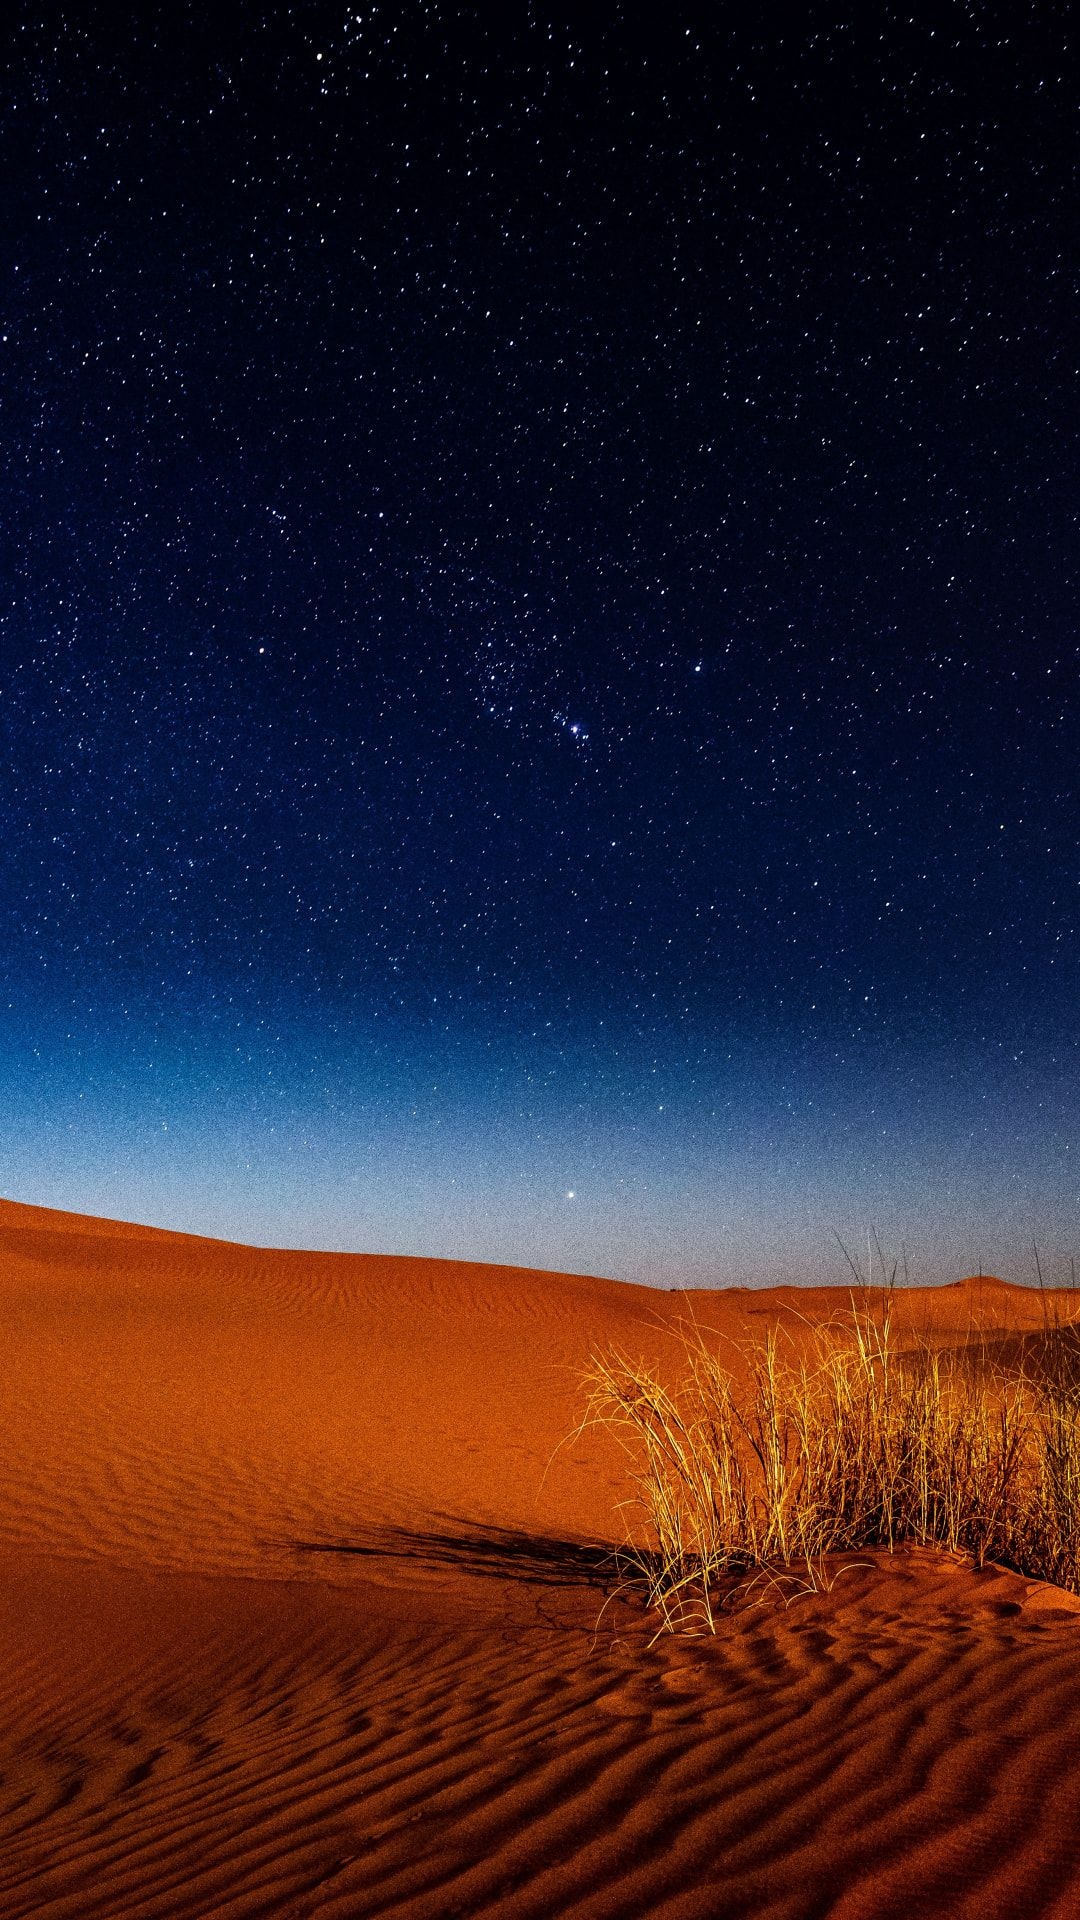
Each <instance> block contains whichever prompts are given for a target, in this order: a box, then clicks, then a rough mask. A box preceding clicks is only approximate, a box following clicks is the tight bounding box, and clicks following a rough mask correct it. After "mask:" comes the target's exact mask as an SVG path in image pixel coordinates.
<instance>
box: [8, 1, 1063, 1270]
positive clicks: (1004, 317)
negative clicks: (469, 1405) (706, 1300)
mask: <svg viewBox="0 0 1080 1920" xmlns="http://www.w3.org/2000/svg"><path fill="white" fill-rule="evenodd" d="M7 20H8V25H7V26H6V27H5V28H4V29H3V30H2V31H3V36H4V45H5V61H4V77H3V110H2V116H0V126H2V141H3V174H2V177H3V181H4V191H3V200H2V203H0V205H2V213H0V220H2V224H3V234H4V245H3V254H2V262H0V272H2V276H3V280H2V284H3V296H2V313H0V320H2V326H0V333H2V345H0V354H2V356H3V357H2V359H0V369H2V418H0V566H2V578H0V664H2V668H3V680H2V690H3V700H2V705H0V726H2V753H0V778H2V788H0V915H2V920H0V926H2V940H0V966H2V979H0V1142H2V1165H0V1190H2V1191H3V1192H4V1193H5V1194H7V1195H8V1196H9V1197H12V1198H17V1199H22V1200H29V1201H35V1202H38V1203H42V1204H46V1205H53V1206H61V1207H70V1208H75V1209H80V1210H84V1211H88V1212H94V1213H100V1214H107V1215H112V1216H122V1217H127V1218H135V1219H140V1220H145V1221H149V1222H152V1223H154V1224H157V1225H162V1226H172V1227H180V1228H185V1229H189V1230H193V1231H198V1232H210V1233H216V1234H221V1235H223V1236H226V1237H228V1238H233V1239H247V1240H252V1241H257V1242H262V1243H266V1244H278V1245H292V1246H322V1247H339V1248H349V1249H355V1250H373V1251H400V1252H409V1253H421V1254H447V1255H453V1256H460V1257H464V1258H477V1259H486V1260H509V1261H513V1262H517V1263H520V1264H524V1265H536V1266H546V1267H556V1268H567V1269H571V1270H577V1271H593V1272H601V1273H608V1274H613V1275H617V1276H622V1277H625V1278H633V1279H647V1280H649V1281H652V1282H654V1283H656V1284H660V1285H665V1286H671V1285H675V1284H678V1283H681V1282H689V1283H696V1284H702V1283H708V1282H710V1281H715V1282H718V1283H726V1282H748V1283H756V1282H764V1281H769V1280H772V1279H776V1278H785V1279H807V1280H820V1279H835V1280H838V1281H839V1280H842V1279H843V1278H844V1274H845V1270H844V1266H843V1259H842V1256H841V1254H840V1251H839V1249H838V1247H837V1245H836V1242H835V1240H834V1239H833V1237H832V1236H833V1234H834V1231H835V1232H837V1233H839V1234H840V1235H841V1236H842V1237H843V1238H844V1240H845V1241H846V1243H847V1244H848V1245H849V1247H850V1248H851V1250H852V1252H853V1253H855V1254H856V1255H859V1254H860V1251H861V1257H862V1262H863V1265H864V1266H865V1249H866V1235H867V1230H868V1228H870V1227H873V1228H875V1229H876V1231H877V1233H878V1234H879V1236H880V1239H881V1241H882V1243H883V1244H884V1245H885V1247H886V1248H887V1249H888V1250H890V1252H892V1253H897V1254H898V1253H899V1252H900V1250H901V1246H902V1245H903V1246H905V1247H906V1249H907V1253H908V1258H909V1262H910V1268H909V1270H910V1274H911V1277H912V1279H918V1280H931V1281H934V1280H949V1279H952V1278H955V1277H956V1275H957V1274H958V1273H961V1272H964V1273H966V1272H971V1271H976V1270H977V1269H978V1268H979V1267H980V1266H981V1267H982V1268H983V1269H984V1270H986V1271H998V1272H1001V1273H1003V1274H1004V1275H1005V1276H1006V1277H1010V1278H1021V1279H1028V1278H1032V1277H1033V1255H1032V1242H1033V1240H1034V1241H1037V1242H1038V1245H1039V1251H1040V1255H1041V1257H1042V1260H1043V1265H1044V1270H1045V1271H1046V1272H1048V1273H1053V1274H1055V1275H1058V1274H1060V1273H1061V1272H1062V1271H1063V1270H1064V1269H1065V1267H1067V1262H1068V1256H1069V1255H1070V1253H1072V1252H1074V1251H1077V1250H1080V1232H1078V1227H1080V1178H1078V1170H1077V1165H1076V1162H1077V1161H1078V1159H1080V1130H1078V1126H1077V1070H1078V1065H1080V1044H1078V1043H1080V994H1078V987H1080V980H1078V971H1080V970H1078V941H1077V922H1078V909H1080V894H1078V888H1080V860H1078V847H1080V819H1078V807H1077V793H1078V774H1077V758H1078V749H1080V711H1078V709H1080V680H1078V667H1077V652H1078V649H1077V640H1076V576H1077V553H1078V547H1077V542H1076V528H1075V506H1076V499H1077V479H1078V462H1077V458H1076V453H1077V442H1076V436H1075V419H1076V413H1077V404H1076V396H1077V360H1078V330H1077V319H1076V309H1075V305H1074V293H1075V288H1074V285H1073V284H1072V281H1071V270H1072V269H1073V268H1074V267H1075V264H1076V258H1077V249H1076V238H1077V236H1076V207H1077V204H1078V182H1077V179H1076V166H1075V156H1076V152H1077V147H1076V144H1075V135H1076V126H1075V104H1076V92H1075V84H1074V81H1075V73H1076V65H1075V49H1072V50H1070V48H1069V46H1068V44H1067V42H1066V38H1065V30H1066V29H1065V23H1066V10H1065V9H1064V8H1059V7H1058V6H1057V5H1054V4H1047V5H1045V6H1043V7H1040V8H1027V7H1018V6H1015V5H999V6H991V5H985V4H978V3H977V0H968V3H966V4H955V0H934V3H933V4H929V5H927V4H917V5H914V6H913V5H912V4H911V3H910V0H906V3H905V4H904V5H903V6H901V7H897V6H893V5H891V4H884V5H873V6H870V5H867V4H865V0H862V3H860V0H851V4H850V5H848V6H846V7H845V6H841V5H838V4H833V5H830V6H818V5H814V4H808V5H806V6H804V7H800V8H793V9H790V10H786V9H779V8H777V9H770V8H756V7H748V6H744V5H738V6H736V5H730V6H726V5H721V6H720V7H718V8H717V9H715V10H714V9H713V8H706V7H704V6H694V7H683V6H679V5H665V6H662V7H656V8H651V9H640V10H639V9H623V8H618V7H614V6H611V7H601V6H597V7H588V6H586V7H579V6H575V7H573V8H566V9H560V10H559V11H557V12H556V11H554V10H552V9H550V8H546V7H543V6H540V5H528V4H524V3H523V4H522V5H521V6H507V7H498V8H496V7H491V8H487V7H483V6H481V7H476V8H473V7H468V8H466V7H464V6H451V5H449V4H444V5H428V6H425V5H419V4H416V0H400V4H393V5H379V6H372V5H364V6H362V7H360V8H349V9H348V10H346V9H344V8H338V7H328V6H324V5H322V4H319V3H316V4H305V5H298V6H295V7H292V8H289V7H284V6H277V7H275V6H272V5H271V6H256V5H249V6H244V7H234V8H230V7H227V6H226V7H220V8H215V7H210V6H199V7H195V8H188V7H185V6H183V5H180V4H171V5H168V6H164V5H163V6H161V7H156V8H153V9H150V8H145V7H144V8H140V7H138V6H136V7H135V8H133V9H131V10H130V12H128V10H123V9H118V8H115V7H111V6H104V5H99V6H96V7H95V6H90V7H89V8H83V7H75V6H71V7H66V8H55V7H50V6H49V5H48V4H46V5H45V6H44V7H40V6H35V7H30V6H25V7H20V6H16V7H15V8H14V9H13V10H12V11H11V12H9V14H8V15H7ZM88 20H89V23H90V24H89V25H88V24H87V21H88ZM875 1258H876V1256H875Z"/></svg>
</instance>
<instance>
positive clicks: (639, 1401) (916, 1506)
mask: <svg viewBox="0 0 1080 1920" xmlns="http://www.w3.org/2000/svg"><path fill="white" fill-rule="evenodd" d="M684 1353H685V1363H686V1365H685V1373H684V1377H683V1379H682V1381H681V1384H680V1385H679V1386H678V1387H676V1388H674V1389H672V1390H669V1389H668V1388H667V1387H665V1386H664V1385H663V1383H662V1382H661V1380H660V1379H659V1378H658V1376H657V1375H656V1374H655V1373H654V1372H652V1371H651V1370H650V1369H649V1368H648V1367H646V1366H645V1365H643V1364H640V1363H636V1362H633V1361H630V1360H628V1359H627V1358H626V1357H625V1356H624V1355H622V1354H620V1353H617V1352H609V1353H608V1354H606V1355H603V1356H599V1357H597V1358H596V1359H595V1360H594V1362H593V1365H592V1368H591V1371H590V1373H589V1376H588V1382H587V1384H588V1388H589V1408H588V1414H587V1419H588V1420H589V1421H590V1422H600V1423H601V1424H603V1425H605V1426H607V1427H609V1428H612V1429H614V1430H615V1431H616V1432H617V1434H618V1435H619V1437H620V1439H621V1440H622V1441H623V1443H624V1444H625V1446H626V1447H627V1450H628V1452H629V1453H630V1456H631V1459H632V1462H633V1467H632V1472H633V1480H634V1486H635V1504H636V1505H637V1507H638V1510H639V1514H640V1513H642V1512H643V1516H644V1520H645V1524H646V1530H647V1533H648V1534H649V1536H650V1544H649V1546H648V1547H645V1548H642V1547H637V1548H628V1549H627V1550H626V1553H625V1555H624V1556H623V1557H624V1560H625V1561H626V1563H627V1564H628V1565H629V1567H630V1569H631V1572H632V1575H633V1576H634V1577H637V1578H640V1579H641V1580H643V1581H644V1582H645V1584H646V1587H647V1591H648V1599H649V1602H650V1604H651V1605H652V1606H654V1607H656V1608H657V1609H658V1610H659V1613H660V1617H661V1624H662V1626H666V1627H676V1626H694V1625H697V1626H699V1627H700V1626H704V1627H706V1628H708V1629H710V1630H711V1629H712V1628H713V1626H714V1607H715V1605H716V1598H715V1596H716V1593H717V1591H718V1590H719V1587H720V1584H721V1583H723V1582H724V1581H725V1577H727V1576H731V1575H733V1574H744V1573H746V1572H748V1571H751V1570H759V1571H761V1572H765V1573H769V1574H775V1573H777V1572H780V1571H784V1572H786V1571H789V1570H790V1569H792V1568H793V1567H796V1566H797V1567H799V1568H801V1569H803V1570H805V1573H806V1574H807V1575H808V1576H809V1578H810V1579H811V1581H816V1579H817V1578H819V1577H820V1568H821V1564H822V1561H823V1558H824V1556H825V1555H829V1554H835V1553H838V1552H848V1551H857V1550H858V1549H860V1548H864V1549H865V1548H871V1547H876V1548H888V1549H890V1550H891V1549H892V1548H894V1547H896V1546H899V1545H900V1544H902V1543H905V1542H909V1543H918V1544H920V1545H936V1546H940V1547H943V1548H947V1549H950V1550H952V1551H954V1552H961V1553H966V1554H970V1555H971V1556H972V1557H973V1558H974V1560H975V1562H976V1563H977V1564H979V1565H981V1564H982V1563H983V1561H985V1560H987V1559H991V1560H994V1561H998V1562H1000V1563H1002V1564H1004V1565H1007V1566H1011V1567H1013V1568H1015V1569H1016V1570H1017V1571H1019V1572H1021V1573H1023V1574H1026V1575H1028V1576H1031V1577H1034V1578H1038V1579H1042V1580H1051V1581H1054V1582H1056V1583H1057V1584H1059V1585H1061V1586H1064V1587H1068V1588H1069V1589H1070V1590H1071V1591H1073V1592H1080V1327H1078V1326H1076V1325H1073V1324H1071V1323H1066V1324H1061V1323H1060V1322H1054V1323H1051V1322H1050V1321H1049V1319H1048V1321H1047V1325H1046V1328H1045V1333H1044V1336H1042V1337H1040V1339H1039V1341H1038V1344H1037V1363H1036V1359H1033V1358H1031V1357H1022V1358H1021V1360H1020V1362H1019V1364H1018V1365H1015V1366H1013V1367H1011V1368H1009V1367H1006V1366H1005V1365H1004V1363H1003V1362H1001V1361H1000V1360H999V1359H996V1358H995V1354H994V1350H993V1349H992V1348H991V1346H990V1345H989V1343H988V1341H987V1340H985V1339H982V1340H980V1339H976V1340H975V1341H974V1342H972V1343H969V1344H968V1345H967V1346H965V1347H962V1348H960V1349H958V1350H956V1351H954V1352H948V1353H942V1352H940V1351H935V1350H934V1348H933V1347H931V1346H930V1345H929V1343H927V1342H916V1343H915V1344H914V1345H912V1346H908V1347H903V1348H902V1347H901V1344H900V1342H899V1340H898V1338H897V1335H896V1331H895V1328H894V1325H893V1320H892V1309H891V1301H890V1298H889V1296H888V1294H887V1293H886V1294H885V1295H884V1296H883V1299H882V1304H881V1307H880V1309H879V1310H878V1311H876V1312H875V1311H874V1310H872V1309H871V1308H869V1307H857V1306H856V1305H855V1302H854V1298H853V1300H852V1308H851V1314H850V1319H849V1320H847V1321H846V1322H845V1323H844V1324H842V1325H836V1326H829V1327H826V1328H824V1329H818V1330H816V1331H814V1332H812V1333H808V1335H807V1336H806V1338H805V1339H804V1340H802V1341H801V1342H800V1343H798V1344H796V1342H795V1341H794V1340H792V1339H791V1337H790V1336H789V1335H787V1334H786V1333H785V1332H784V1331H783V1330H781V1329H774V1330H773V1331H771V1332H770V1333H768V1334H767V1335H766V1336H765V1338H764V1339H763V1340H761V1341H758V1342H753V1343H748V1344H747V1345H745V1346H743V1347H742V1348H741V1350H740V1353H741V1362H742V1364H741V1365H740V1366H739V1367H738V1368H737V1371H736V1372H730V1371H728V1369H727V1368H726V1367H724V1366H723V1364H722V1363H721V1360H720V1358H719V1357H718V1355H717V1354H716V1353H715V1352H713V1350H712V1349H711V1347H710V1346H709V1344H708V1342H707V1340H706V1338H705V1335H704V1334H703V1333H702V1332H701V1331H700V1329H698V1328H697V1327H691V1328H689V1329H688V1330H687V1332H686V1334H685V1338H684ZM737 1380H739V1381H741V1383H742V1384H739V1385H737V1384H736V1382H737ZM727 1584H728V1585H730V1580H728V1581H727Z"/></svg>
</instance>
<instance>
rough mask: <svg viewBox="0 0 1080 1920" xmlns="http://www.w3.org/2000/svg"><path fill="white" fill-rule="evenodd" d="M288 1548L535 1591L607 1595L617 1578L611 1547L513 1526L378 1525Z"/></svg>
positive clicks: (617, 1563) (615, 1554) (616, 1557)
mask: <svg viewBox="0 0 1080 1920" xmlns="http://www.w3.org/2000/svg"><path fill="white" fill-rule="evenodd" d="M443 1517H444V1516H440V1518H443ZM292 1545H293V1547H294V1549H295V1551H296V1552H298V1553H306V1554H328V1555H330V1554H339V1555H350V1556H358V1557H361V1558H366V1559H373V1560H375V1559H377V1560H403V1561H407V1562H410V1563H411V1564H412V1565H413V1566H416V1567H421V1568H424V1569H427V1570H430V1571H441V1572H446V1571H453V1572H457V1573H465V1574H471V1575H472V1576H473V1577H474V1578H479V1579H491V1580H517V1581H523V1582H526V1583H528V1584H529V1585H531V1586H540V1587H592V1588H595V1589H598V1590H600V1591H604V1592H607V1591H609V1590H611V1589H612V1588H614V1587H617V1586H618V1585H619V1584H620V1581H621V1579H622V1575H621V1573H620V1557H619V1552H618V1549H617V1548H616V1547H614V1546H613V1545H609V1546H604V1545H600V1546H596V1545H591V1544H588V1543H585V1542H582V1541H577V1540H562V1539H558V1538H557V1537H555V1536H553V1535H550V1534H539V1533H527V1532H525V1531H524V1530H523V1529H519V1528H516V1527H497V1526H488V1527H465V1526H459V1525H457V1524H456V1523H454V1522H453V1521H451V1522H450V1524H449V1525H448V1526H447V1527H446V1529H445V1530H435V1529H419V1528H417V1529H414V1528H408V1527H383V1528H373V1529H372V1530H371V1531H370V1533H367V1534H365V1535H363V1536H361V1537H355V1538H352V1537H351V1538H349V1539H345V1540H295V1541H293V1543H292Z"/></svg>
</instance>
